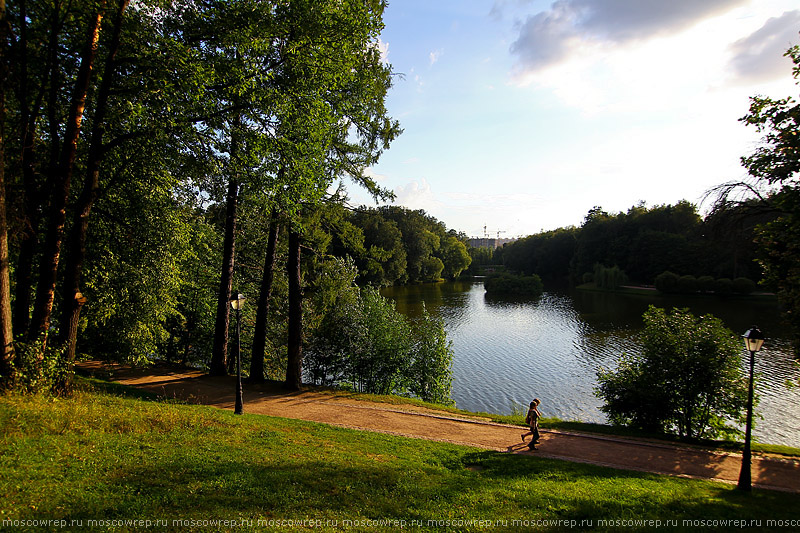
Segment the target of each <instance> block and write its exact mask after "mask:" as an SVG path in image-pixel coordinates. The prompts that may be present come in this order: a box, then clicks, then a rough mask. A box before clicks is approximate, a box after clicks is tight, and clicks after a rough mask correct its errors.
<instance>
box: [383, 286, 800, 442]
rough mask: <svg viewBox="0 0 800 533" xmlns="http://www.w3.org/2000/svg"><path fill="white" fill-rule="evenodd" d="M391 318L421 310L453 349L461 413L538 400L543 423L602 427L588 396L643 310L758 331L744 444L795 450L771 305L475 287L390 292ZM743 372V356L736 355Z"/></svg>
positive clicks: (782, 351) (796, 429)
mask: <svg viewBox="0 0 800 533" xmlns="http://www.w3.org/2000/svg"><path fill="white" fill-rule="evenodd" d="M382 294H383V295H384V296H386V297H389V298H392V299H393V300H394V301H395V303H396V305H397V309H398V311H400V312H401V313H403V314H405V315H407V316H410V317H414V316H417V315H418V314H419V313H420V311H421V309H422V305H423V302H424V305H425V306H426V308H427V309H428V311H429V312H430V313H431V314H433V315H436V316H440V317H441V318H442V319H443V320H444V323H445V329H446V331H447V335H448V338H449V339H450V340H451V341H452V342H453V351H454V361H453V387H452V398H453V400H455V402H456V405H457V406H458V407H459V408H461V409H466V410H469V411H483V412H490V413H499V414H510V413H511V412H512V409H513V408H515V407H517V408H518V409H523V408H526V407H527V405H528V403H529V402H530V401H531V400H532V399H533V398H534V397H538V398H540V399H541V400H542V405H541V407H540V411H542V414H543V416H545V417H547V416H555V417H558V418H561V419H564V420H581V421H584V422H606V419H605V415H604V414H603V413H602V412H601V411H600V406H601V405H602V403H601V401H600V400H599V399H598V398H597V397H596V396H595V395H594V388H595V387H596V385H597V380H596V372H597V370H598V368H601V367H604V368H614V367H615V366H616V361H617V359H618V358H619V356H620V354H623V353H630V354H632V353H636V352H637V351H638V349H639V343H638V340H637V335H638V333H639V332H640V331H641V328H642V319H641V316H642V313H644V311H645V310H647V307H648V305H650V304H653V305H656V306H658V307H665V308H670V307H688V308H690V309H691V311H692V312H693V313H694V314H695V315H701V314H708V313H711V314H713V315H714V316H716V317H718V318H720V319H722V320H723V321H724V322H725V324H726V326H727V327H728V328H730V329H731V330H732V331H734V332H735V333H737V334H741V333H744V332H745V331H746V330H747V329H748V328H749V327H750V326H752V325H758V326H759V327H760V328H761V330H762V331H763V332H764V334H765V336H767V344H766V345H765V348H764V350H762V351H761V352H759V353H758V354H756V374H757V382H756V392H757V394H758V395H760V397H761V402H760V404H759V405H758V407H757V408H756V410H755V413H756V417H758V416H759V415H761V416H762V417H763V419H761V420H759V419H756V427H755V428H754V430H753V435H754V437H755V438H757V439H758V440H759V441H760V442H770V443H774V444H785V445H789V446H796V447H800V386H795V387H794V388H787V386H786V382H787V381H792V380H793V381H794V383H795V384H797V383H798V378H800V369H798V367H797V366H796V365H795V363H794V361H795V360H794V358H793V356H792V354H791V349H790V341H789V335H788V330H787V329H786V328H785V327H784V326H782V325H781V319H780V314H779V310H778V306H777V304H776V303H774V302H772V301H769V300H767V301H764V300H761V299H752V300H751V299H735V298H731V299H720V298H713V297H665V296H661V295H658V294H657V293H654V294H653V296H641V295H628V294H624V293H605V292H587V291H578V290H569V291H567V290H565V291H563V292H558V291H554V292H546V293H545V294H544V295H543V296H542V297H540V298H538V299H535V300H517V299H508V298H498V297H490V296H488V295H486V293H485V291H484V288H483V282H482V281H480V280H475V281H467V282H462V281H458V282H447V283H434V284H424V285H413V286H404V287H390V288H387V289H384V290H383V291H382ZM742 358H743V365H742V368H743V369H744V368H746V365H745V362H746V360H747V359H748V358H749V354H748V353H747V352H745V351H744V348H743V349H742Z"/></svg>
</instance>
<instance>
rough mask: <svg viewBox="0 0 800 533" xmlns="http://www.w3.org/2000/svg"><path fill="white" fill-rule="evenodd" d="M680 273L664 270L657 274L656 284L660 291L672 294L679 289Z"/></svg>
mask: <svg viewBox="0 0 800 533" xmlns="http://www.w3.org/2000/svg"><path fill="white" fill-rule="evenodd" d="M679 279H680V278H678V275H677V274H675V273H673V272H669V271H666V272H662V273H661V274H659V275H658V276H656V280H655V286H656V289H657V290H658V291H659V292H663V293H665V294H671V293H674V292H677V291H678V280H679Z"/></svg>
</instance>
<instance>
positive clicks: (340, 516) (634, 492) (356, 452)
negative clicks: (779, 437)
mask: <svg viewBox="0 0 800 533" xmlns="http://www.w3.org/2000/svg"><path fill="white" fill-rule="evenodd" d="M86 383H88V385H89V388H90V390H83V391H80V392H77V393H76V394H75V396H74V397H72V398H70V399H53V398H48V397H45V396H20V395H6V396H0V435H1V436H0V449H1V450H2V454H0V529H11V528H10V527H8V526H9V525H14V523H13V522H12V523H8V522H7V523H5V525H4V523H3V522H2V520H12V521H14V520H25V521H31V520H39V521H41V520H66V523H67V525H69V524H70V521H80V522H81V523H82V528H81V530H93V529H94V530H98V531H99V530H111V529H113V530H114V531H127V530H133V529H136V528H135V527H132V526H126V525H125V524H124V523H119V522H98V523H94V524H92V523H90V522H89V521H90V520H105V521H111V520H133V519H143V520H151V521H153V522H155V521H156V520H164V521H166V522H165V523H166V527H163V523H162V524H161V525H160V526H159V527H151V529H153V530H157V531H159V530H160V531H163V530H172V531H191V530H196V531H223V530H228V529H230V528H229V527H225V526H222V525H219V526H213V525H210V523H209V522H207V521H208V520H214V519H220V520H225V519H227V520H241V519H244V520H246V521H252V527H251V525H250V523H249V522H246V523H245V526H246V527H243V528H237V529H241V530H245V531H247V530H261V531H263V530H284V531H286V530H288V529H289V528H282V529H281V528H278V527H271V528H270V527H266V528H265V527H259V522H258V521H259V520H265V521H269V520H319V521H321V522H320V523H318V524H317V525H321V526H322V527H318V528H316V530H317V531H332V530H334V529H337V528H338V529H349V530H352V531H369V530H372V531H375V530H376V529H375V528H372V527H370V526H374V525H376V523H375V522H370V521H374V520H404V521H406V527H407V528H410V529H416V530H438V529H443V528H440V527H439V526H442V525H444V524H445V523H446V522H445V521H448V520H450V521H456V524H457V525H459V527H455V528H451V529H452V530H453V531H484V530H492V531H513V530H520V529H526V528H524V527H520V525H519V523H516V524H515V522H514V521H515V520H516V521H520V520H524V521H535V520H548V521H557V520H562V521H576V522H575V523H576V524H577V525H578V526H580V524H581V521H592V528H591V529H592V530H593V531H612V530H617V528H615V527H611V526H608V527H607V525H601V524H600V522H599V520H625V521H628V520H644V519H653V520H661V521H662V529H666V530H670V529H673V530H685V528H683V527H678V528H667V527H663V526H664V524H665V523H666V520H677V521H678V522H677V523H678V524H679V525H680V526H682V524H683V523H682V520H684V519H686V520H727V519H748V520H750V519H756V520H762V525H764V526H766V520H767V519H773V520H774V519H786V520H791V519H794V520H796V519H797V511H796V509H797V508H798V505H799V504H800V496H798V495H796V494H788V493H782V492H772V491H760V490H756V491H754V492H753V493H752V494H743V493H740V492H739V491H737V490H735V488H734V487H733V486H730V485H726V484H721V483H714V482H705V481H697V480H687V479H680V478H674V477H666V476H658V475H654V474H645V473H636V472H627V471H621V470H613V469H608V468H602V467H595V466H591V465H582V464H576V463H568V462H561V461H555V460H547V459H543V458H539V457H535V456H525V455H515V454H503V453H497V452H489V451H483V450H477V449H474V448H469V447H463V446H456V445H449V444H443V443H434V442H427V441H422V440H413V439H406V438H401V437H393V436H388V435H383V434H376V433H368V432H359V431H354V430H348V429H342V428H335V427H331V426H326V425H322V424H314V423H309V422H302V421H295V420H288V419H280V418H272V417H264V416H258V415H243V416H235V415H233V414H232V413H230V412H229V411H222V410H218V409H213V408H209V407H202V406H190V405H182V404H179V403H175V402H158V401H150V400H147V399H142V398H140V397H129V396H122V395H120V394H125V393H126V392H127V390H126V389H125V388H119V387H117V386H112V388H111V389H109V388H108V387H107V386H106V385H103V384H100V383H98V382H86ZM100 389H103V390H100ZM173 520H180V521H181V522H173ZM191 520H194V521H195V522H194V524H193V523H192V522H190V521H191ZM346 520H351V521H358V523H360V526H358V527H349V526H348V525H347V524H346V523H345V521H346ZM412 520H415V521H418V522H419V523H420V524H421V525H422V527H413V528H412V527H411V526H412V522H411V521H412ZM429 520H433V521H434V522H433V523H429V522H428V521H429ZM465 520H491V521H499V522H493V524H494V525H495V526H497V527H492V528H487V527H479V526H470V525H469V524H467V523H466V522H459V521H465ZM326 521H328V522H327V523H326ZM267 523H268V522H267ZM334 523H336V525H337V528H334V527H333V524H334ZM73 524H77V522H75V523H73ZM567 524H568V522H561V525H560V526H552V525H551V526H548V527H542V528H527V529H541V530H563V529H567V527H565V526H566V525H567ZM626 524H627V523H626ZM295 525H297V524H295ZM587 525H588V522H584V528H583V529H587V527H586V526H587ZM92 526H94V527H92ZM113 526H120V527H113ZM22 529H25V528H22ZM30 529H32V530H37V531H41V530H60V529H59V527H57V526H55V525H52V526H46V527H31V528H30ZM294 529H297V528H294ZM386 529H389V528H388V527H383V528H379V529H377V530H386ZM392 529H397V528H392ZM643 529H649V528H647V527H639V528H637V527H626V528H625V530H631V531H637V530H643ZM718 529H719V530H726V529H727V528H723V527H720V528H718ZM706 530H713V528H706Z"/></svg>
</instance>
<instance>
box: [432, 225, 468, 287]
mask: <svg viewBox="0 0 800 533" xmlns="http://www.w3.org/2000/svg"><path fill="white" fill-rule="evenodd" d="M440 254H441V261H442V270H443V274H442V275H443V276H444V277H445V278H447V279H451V280H452V279H456V278H457V277H458V276H459V275H461V273H462V272H463V271H464V270H466V269H467V268H468V267H469V265H470V263H472V257H470V255H469V252H467V246H466V245H465V244H464V243H463V242H461V241H460V240H459V239H458V238H456V237H455V236H453V235H447V236H446V237H445V238H444V239H443V240H442V243H441V247H440Z"/></svg>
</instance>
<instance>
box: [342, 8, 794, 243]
mask: <svg viewBox="0 0 800 533" xmlns="http://www.w3.org/2000/svg"><path fill="white" fill-rule="evenodd" d="M384 23H385V25H386V27H385V29H384V31H383V32H382V34H381V38H380V43H379V45H380V46H381V49H382V50H383V52H384V55H385V58H386V60H387V61H388V63H389V64H391V66H392V70H393V72H394V73H395V76H394V86H393V87H392V89H391V90H390V92H389V95H388V97H387V107H388V110H389V114H390V115H391V116H392V117H393V118H395V119H397V120H399V122H400V125H401V127H402V128H403V130H404V131H403V134H402V135H400V136H399V137H398V138H397V139H396V140H395V141H394V142H393V143H392V145H391V147H390V148H389V150H387V151H386V152H385V153H384V154H383V156H382V157H381V159H380V161H379V163H378V164H377V165H375V166H374V167H372V168H370V169H368V172H369V173H370V174H371V175H372V176H373V177H374V178H375V179H376V180H377V181H378V183H379V184H380V185H381V186H383V187H385V188H388V189H390V190H392V191H394V193H395V195H396V200H395V202H394V203H395V204H396V205H402V206H405V207H408V208H410V209H424V210H425V211H426V212H427V213H428V214H430V215H432V216H434V217H436V218H437V219H439V220H440V221H442V222H444V223H445V224H446V226H447V227H448V229H455V230H456V231H461V232H464V233H466V234H467V235H468V236H470V237H472V236H475V237H480V236H483V235H484V234H488V235H489V236H492V237H497V236H500V237H517V236H525V235H531V234H534V233H538V232H540V231H547V230H552V229H556V228H559V227H566V226H580V225H581V223H582V222H583V219H584V217H585V216H586V214H587V213H588V211H589V210H590V209H592V208H593V207H595V206H599V207H602V208H603V209H604V210H605V211H607V212H609V213H617V212H620V211H627V210H628V209H629V208H630V207H632V206H634V205H638V204H640V203H641V202H644V203H645V204H646V205H648V206H655V205H662V204H674V203H676V202H678V201H680V200H688V201H690V202H692V203H694V204H696V205H698V208H699V209H700V210H701V213H702V212H704V211H705V210H707V208H708V207H709V205H708V203H709V202H705V203H704V202H703V197H704V193H705V192H706V191H708V190H709V189H710V188H712V187H714V186H716V185H719V184H722V183H725V182H728V181H733V180H741V179H743V178H744V177H745V176H746V171H745V170H744V168H743V167H742V166H741V164H740V157H741V156H743V155H746V154H748V153H750V152H752V151H753V149H754V148H755V147H756V146H757V144H758V141H759V138H760V135H759V134H758V133H757V132H756V131H755V129H753V128H752V127H746V126H745V125H744V124H742V123H741V122H740V121H739V119H740V118H741V117H742V116H744V115H745V114H746V113H747V111H748V108H749V98H750V97H751V96H754V95H761V96H769V97H773V98H783V97H787V96H797V95H798V87H797V85H796V84H795V80H794V79H793V77H792V63H791V61H790V60H789V59H788V58H786V57H784V56H783V54H784V53H785V51H786V50H787V49H788V48H789V47H790V46H792V45H795V44H800V35H799V34H798V32H800V7H799V6H798V4H797V3H796V1H786V0H699V1H698V0H669V1H664V0H558V1H553V0H544V1H539V0H389V5H388V8H387V10H386V12H385V13H384ZM350 195H351V203H354V204H362V203H363V204H366V205H375V204H374V201H372V200H370V199H369V198H368V196H366V195H364V194H363V193H361V192H360V191H357V190H355V189H352V188H351V190H350Z"/></svg>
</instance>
